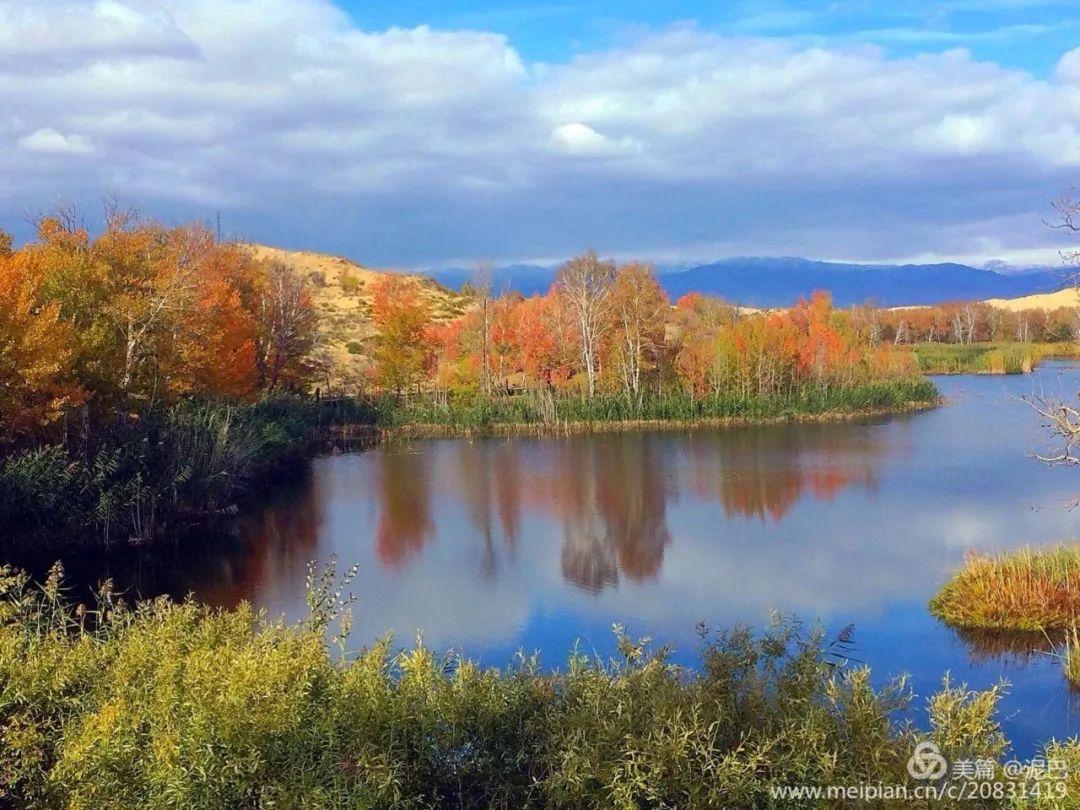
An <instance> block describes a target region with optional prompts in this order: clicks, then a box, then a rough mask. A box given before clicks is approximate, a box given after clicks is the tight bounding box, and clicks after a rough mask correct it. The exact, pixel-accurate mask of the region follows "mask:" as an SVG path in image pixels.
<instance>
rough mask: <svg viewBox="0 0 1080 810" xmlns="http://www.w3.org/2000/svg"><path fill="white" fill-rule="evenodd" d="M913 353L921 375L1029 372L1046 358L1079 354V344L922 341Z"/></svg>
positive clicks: (1073, 356)
mask: <svg viewBox="0 0 1080 810" xmlns="http://www.w3.org/2000/svg"><path fill="white" fill-rule="evenodd" d="M915 356H916V358H917V359H918V361H919V371H921V372H922V373H923V374H1030V373H1031V372H1032V371H1033V370H1034V369H1035V368H1037V367H1038V365H1039V363H1041V362H1042V361H1043V360H1046V359H1048V358H1053V357H1060V358H1076V357H1080V344H1076V343H1016V342H999V343H923V344H920V345H918V346H916V347H915Z"/></svg>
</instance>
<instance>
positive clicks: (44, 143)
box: [15, 127, 94, 155]
mask: <svg viewBox="0 0 1080 810" xmlns="http://www.w3.org/2000/svg"><path fill="white" fill-rule="evenodd" d="M15 145H16V146H17V147H19V149H22V150H23V151H25V152H39V153H41V154H52V155H88V154H90V153H91V152H93V151H94V147H93V145H92V144H91V143H90V141H89V140H88V139H87V138H85V137H83V136H82V135H61V134H60V133H59V132H57V131H56V130H55V129H52V128H51V127H46V128H45V129H38V130H35V131H34V132H31V133H30V134H29V135H23V136H22V137H21V138H19V139H18V141H16V142H15Z"/></svg>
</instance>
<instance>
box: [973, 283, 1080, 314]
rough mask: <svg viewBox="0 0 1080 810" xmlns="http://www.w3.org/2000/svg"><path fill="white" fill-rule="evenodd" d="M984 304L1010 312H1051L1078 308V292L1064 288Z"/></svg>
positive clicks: (997, 299)
mask: <svg viewBox="0 0 1080 810" xmlns="http://www.w3.org/2000/svg"><path fill="white" fill-rule="evenodd" d="M984 303H987V304H989V305H990V306H992V307H997V308H998V309H1006V310H1009V311H1010V312H1016V311H1018V310H1021V309H1046V310H1051V309H1059V308H1061V307H1076V306H1080V290H1077V289H1076V288H1075V287H1066V288H1065V289H1064V290H1058V291H1057V292H1052V293H1039V294H1038V295H1025V296H1022V297H1020V298H990V299H988V300H987V301H985V302H984Z"/></svg>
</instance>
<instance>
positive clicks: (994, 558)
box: [930, 545, 1080, 631]
mask: <svg viewBox="0 0 1080 810" xmlns="http://www.w3.org/2000/svg"><path fill="white" fill-rule="evenodd" d="M930 611H931V612H932V613H933V614H934V615H935V616H937V617H938V618H940V619H942V620H944V621H945V622H947V623H949V624H951V625H954V626H956V627H971V628H985V629H998V630H1034V631H1039V630H1061V629H1066V628H1071V627H1073V626H1074V624H1075V622H1076V620H1077V618H1078V617H1080V545H1062V546H1057V547H1054V548H1049V549H1032V548H1024V549H1020V550H1019V551H1013V552H1009V553H1005V554H999V555H984V554H972V555H970V556H969V557H968V559H967V560H966V562H965V563H964V567H963V568H961V569H960V570H959V571H958V572H957V573H956V574H955V575H954V576H953V578H952V579H951V580H949V581H948V582H947V583H946V584H945V586H944V587H943V588H942V589H941V590H940V591H938V593H937V595H935V596H934V598H933V599H931V600H930Z"/></svg>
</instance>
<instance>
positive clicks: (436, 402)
mask: <svg viewBox="0 0 1080 810" xmlns="http://www.w3.org/2000/svg"><path fill="white" fill-rule="evenodd" d="M939 399H940V394H939V393H938V390H937V388H936V387H935V386H934V384H933V383H932V382H930V381H928V380H925V379H922V378H906V379H896V380H886V381H879V382H871V383H864V384H861V385H853V386H848V387H835V388H816V387H807V388H803V389H797V390H794V391H792V392H790V393H789V394H788V395H787V396H748V397H742V396H735V395H730V394H721V395H715V396H706V397H697V398H694V397H690V396H688V395H686V394H685V393H683V392H673V393H670V394H665V395H663V396H660V395H655V394H654V395H648V396H643V397H641V398H640V399H630V398H628V397H625V396H621V395H599V396H595V397H592V398H586V397H582V396H577V395H573V394H563V395H554V394H553V393H551V392H549V391H546V390H541V391H526V392H522V393H520V394H516V395H513V396H497V397H479V396H465V397H453V396H450V395H443V396H439V397H435V396H414V397H413V398H411V399H409V400H398V399H395V398H389V397H388V398H383V399H381V400H378V401H377V402H375V403H373V404H372V405H373V407H374V409H375V411H376V412H377V422H378V425H379V427H381V428H384V429H385V428H390V429H394V428H397V429H403V430H404V431H405V432H410V431H411V432H413V433H417V434H423V433H425V432H426V433H432V434H435V433H438V432H439V430H438V429H439V428H443V429H445V430H444V431H443V432H446V433H453V432H455V431H457V432H469V431H476V432H481V431H486V430H491V431H493V432H500V431H501V432H513V428H514V426H524V427H526V428H529V427H545V426H546V427H548V428H551V429H556V430H562V429H572V430H581V429H588V427H589V426H601V427H605V428H606V427H609V426H618V425H631V426H635V427H638V428H654V427H658V426H664V425H668V426H680V425H694V424H698V425H708V424H751V423H757V422H769V421H785V420H793V421H794V420H798V419H801V418H817V417H834V416H843V415H860V414H870V413H873V414H882V413H891V412H898V411H904V410H910V409H913V408H919V407H929V406H932V405H936V404H937V403H938V401H939Z"/></svg>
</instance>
